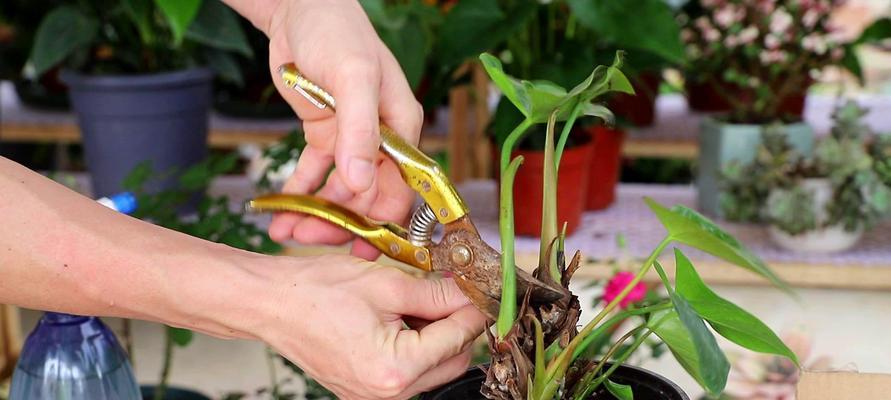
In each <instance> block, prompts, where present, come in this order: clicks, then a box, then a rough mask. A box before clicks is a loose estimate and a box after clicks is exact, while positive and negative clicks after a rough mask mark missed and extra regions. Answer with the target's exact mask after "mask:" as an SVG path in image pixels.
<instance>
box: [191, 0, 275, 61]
mask: <svg viewBox="0 0 891 400" xmlns="http://www.w3.org/2000/svg"><path fill="white" fill-rule="evenodd" d="M198 1H199V2H200V3H201V4H200V5H201V8H200V9H198V13H197V15H195V19H194V21H192V23H191V24H186V27H187V29H186V33H185V36H186V37H187V38H189V39H191V40H194V41H196V42H198V43H201V44H203V45H205V46H208V47H212V48H216V49H221V50H228V51H234V52H237V53H239V54H241V55H243V56H245V57H253V56H254V51H253V50H251V46H250V44H249V43H248V40H247V37H246V36H245V34H244V30H242V29H241V23H240V22H239V20H238V16H237V15H236V14H235V12H234V11H232V9H230V8H229V7H227V6H226V5H225V4H223V2H222V1H220V0H203V1H201V0H198ZM264 61H265V60H264Z"/></svg>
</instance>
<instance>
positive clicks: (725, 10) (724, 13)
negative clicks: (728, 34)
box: [715, 4, 736, 28]
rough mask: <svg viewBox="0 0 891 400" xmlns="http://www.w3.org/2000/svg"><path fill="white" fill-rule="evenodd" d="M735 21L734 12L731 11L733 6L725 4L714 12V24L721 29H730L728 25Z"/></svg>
mask: <svg viewBox="0 0 891 400" xmlns="http://www.w3.org/2000/svg"><path fill="white" fill-rule="evenodd" d="M735 20H736V12H735V11H734V10H733V6H731V5H729V4H725V5H724V6H723V7H721V8H720V9H718V11H716V12H715V23H717V24H718V26H720V27H722V28H728V27H730V25H733V23H734V22H736V21H735Z"/></svg>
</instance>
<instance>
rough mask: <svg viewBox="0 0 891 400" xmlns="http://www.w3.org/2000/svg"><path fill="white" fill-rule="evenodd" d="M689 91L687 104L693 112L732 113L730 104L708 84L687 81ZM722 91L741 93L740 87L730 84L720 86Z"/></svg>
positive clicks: (685, 84) (692, 80)
mask: <svg viewBox="0 0 891 400" xmlns="http://www.w3.org/2000/svg"><path fill="white" fill-rule="evenodd" d="M684 86H685V87H686V89H687V104H688V105H689V106H690V109H691V110H693V111H701V112H727V111H730V109H731V107H730V103H728V102H727V100H725V99H724V97H723V96H721V94H720V93H719V92H718V90H716V89H715V87H714V86H712V85H711V84H709V83H708V82H702V81H697V80H694V79H687V81H686V82H684ZM718 86H719V87H720V89H721V90H724V91H733V92H739V87H738V86H736V85H729V84H718Z"/></svg>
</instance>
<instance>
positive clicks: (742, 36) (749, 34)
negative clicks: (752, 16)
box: [739, 26, 758, 44]
mask: <svg viewBox="0 0 891 400" xmlns="http://www.w3.org/2000/svg"><path fill="white" fill-rule="evenodd" d="M757 38H758V28H756V27H754V26H749V27H748V28H746V29H743V30H742V31H741V32H740V33H739V42H740V43H742V44H749V43H752V42H754V41H755V39H757Z"/></svg>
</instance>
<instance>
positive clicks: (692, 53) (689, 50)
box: [687, 44, 702, 58]
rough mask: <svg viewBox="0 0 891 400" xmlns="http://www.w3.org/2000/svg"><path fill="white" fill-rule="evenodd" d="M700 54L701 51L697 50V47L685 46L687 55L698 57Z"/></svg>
mask: <svg viewBox="0 0 891 400" xmlns="http://www.w3.org/2000/svg"><path fill="white" fill-rule="evenodd" d="M701 55H702V52H701V51H699V47H697V46H694V45H692V44H691V45H689V46H687V56H688V57H690V58H699V56H701Z"/></svg>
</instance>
